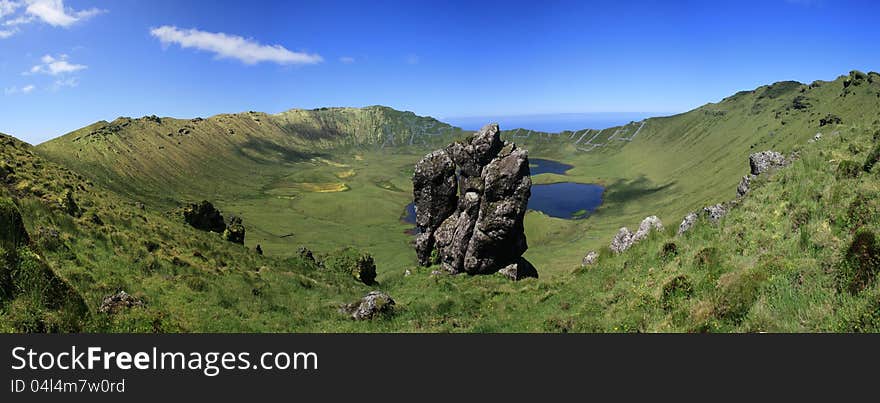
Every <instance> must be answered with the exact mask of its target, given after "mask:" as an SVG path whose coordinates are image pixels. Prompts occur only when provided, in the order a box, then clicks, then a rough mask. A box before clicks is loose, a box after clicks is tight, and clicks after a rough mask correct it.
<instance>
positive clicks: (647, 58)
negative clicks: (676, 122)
mask: <svg viewBox="0 0 880 403" xmlns="http://www.w3.org/2000/svg"><path fill="white" fill-rule="evenodd" d="M877 3H880V2H871V1H863V2H846V1H832V0H824V1H822V0H814V1H810V0H799V1H796V0H764V1H753V2H750V1H742V0H741V1H729V2H728V1H708V0H707V1H575V2H561V1H559V2H556V1H547V2H543V1H542V2H536V1H523V2H517V1H497V2H479V1H445V2H436V1H415V0H410V1H400V2H392V1H355V2H332V1H317V2H316V1H308V2H300V1H275V2H271V1H247V2H245V1H242V2H231V1H171V0H150V1H138V0H114V1H98V0H65V1H62V0H0V90H2V93H0V131H2V132H4V133H8V134H12V135H15V136H17V137H19V138H21V139H23V140H25V141H28V142H30V143H39V142H41V141H44V140H47V139H49V138H52V137H55V136H58V135H61V134H64V133H66V132H68V131H70V130H73V129H76V128H79V127H82V126H85V125H87V124H90V123H93V122H95V121H98V120H102V119H105V120H112V119H114V118H115V117H117V116H132V117H139V116H143V115H150V114H156V115H159V116H174V117H195V116H203V117H205V116H210V115H213V114H217V113H223V112H239V111H246V110H258V111H265V112H270V113H275V112H280V111H283V110H286V109H290V108H314V107H320V106H365V105H373V104H383V105H388V106H391V107H394V108H398V109H405V110H411V111H414V112H416V113H418V114H422V115H431V116H435V117H441V118H442V117H465V116H487V115H495V116H497V115H535V114H552V113H584V112H651V113H669V112H681V111H685V110H688V109H691V108H694V107H696V106H699V105H702V104H704V103H707V102H714V101H718V100H720V99H721V98H723V97H725V96H727V95H730V94H732V93H734V92H736V91H739V90H743V89H751V88H754V87H757V86H759V85H762V84H767V83H771V82H774V81H779V80H786V79H794V80H799V81H804V82H809V81H812V80H815V79H827V80H830V79H834V78H835V77H836V76H838V75H840V74H845V73H847V72H848V71H849V70H852V69H859V70H864V71H869V70H880V24H877V23H876V17H877V16H878V15H880V4H877Z"/></svg>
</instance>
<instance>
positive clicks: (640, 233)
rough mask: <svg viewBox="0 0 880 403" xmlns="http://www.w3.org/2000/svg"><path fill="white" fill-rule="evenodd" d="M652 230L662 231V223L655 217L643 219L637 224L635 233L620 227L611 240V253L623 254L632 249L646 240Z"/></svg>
mask: <svg viewBox="0 0 880 403" xmlns="http://www.w3.org/2000/svg"><path fill="white" fill-rule="evenodd" d="M653 230H657V231H662V230H663V223H662V222H660V219H659V218H657V216H655V215H652V216H649V217H645V219H644V220H642V222H641V223H640V224H639V229H638V230H637V231H636V232H635V233H633V232H632V231H630V230H629V228H626V227H622V228H621V229H620V230H619V231H617V235H615V236H614V238H613V239H612V240H611V246H610V248H611V251H612V252H614V253H623V251H625V250H627V249H629V248H630V247H632V246H633V245H634V244H635V243H636V242H639V241H641V240H643V239H645V238H647V237H648V235H650V234H651V231H653Z"/></svg>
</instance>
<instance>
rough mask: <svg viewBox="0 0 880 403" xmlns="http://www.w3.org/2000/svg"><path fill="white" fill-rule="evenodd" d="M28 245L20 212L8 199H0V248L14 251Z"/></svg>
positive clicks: (28, 241)
mask: <svg viewBox="0 0 880 403" xmlns="http://www.w3.org/2000/svg"><path fill="white" fill-rule="evenodd" d="M28 243H30V237H29V236H28V233H27V229H25V227H24V220H22V218H21V212H19V211H18V207H17V206H16V205H15V203H14V202H13V201H12V199H10V198H0V247H3V248H4V249H7V250H15V249H16V248H17V247H18V246H19V245H25V244H28Z"/></svg>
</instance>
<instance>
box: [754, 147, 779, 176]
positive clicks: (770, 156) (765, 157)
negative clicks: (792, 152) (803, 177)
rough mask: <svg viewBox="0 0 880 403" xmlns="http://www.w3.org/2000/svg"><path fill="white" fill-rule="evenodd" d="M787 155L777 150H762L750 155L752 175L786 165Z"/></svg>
mask: <svg viewBox="0 0 880 403" xmlns="http://www.w3.org/2000/svg"><path fill="white" fill-rule="evenodd" d="M785 165H786V161H785V156H784V155H782V154H780V153H778V152H776V151H761V152H759V153H754V154H752V155H750V156H749V166H750V167H751V171H752V175H760V174H762V173H764V172H767V171H768V170H770V169H771V168H777V167H781V166H785Z"/></svg>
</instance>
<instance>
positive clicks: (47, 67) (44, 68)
mask: <svg viewBox="0 0 880 403" xmlns="http://www.w3.org/2000/svg"><path fill="white" fill-rule="evenodd" d="M67 59H68V56H67V55H64V54H62V55H59V56H58V57H57V58H56V57H52V55H45V56H43V57H42V58H41V59H40V61H42V63H41V64H38V65H36V66H34V67H31V69H30V71H28V72H26V73H24V74H26V75H27V74H37V73H43V74H48V75H50V76H57V75H61V74H66V73H73V72H76V71H80V70H84V69H86V68H88V66H85V65H82V64H73V63H70V62H68V61H67Z"/></svg>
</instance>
